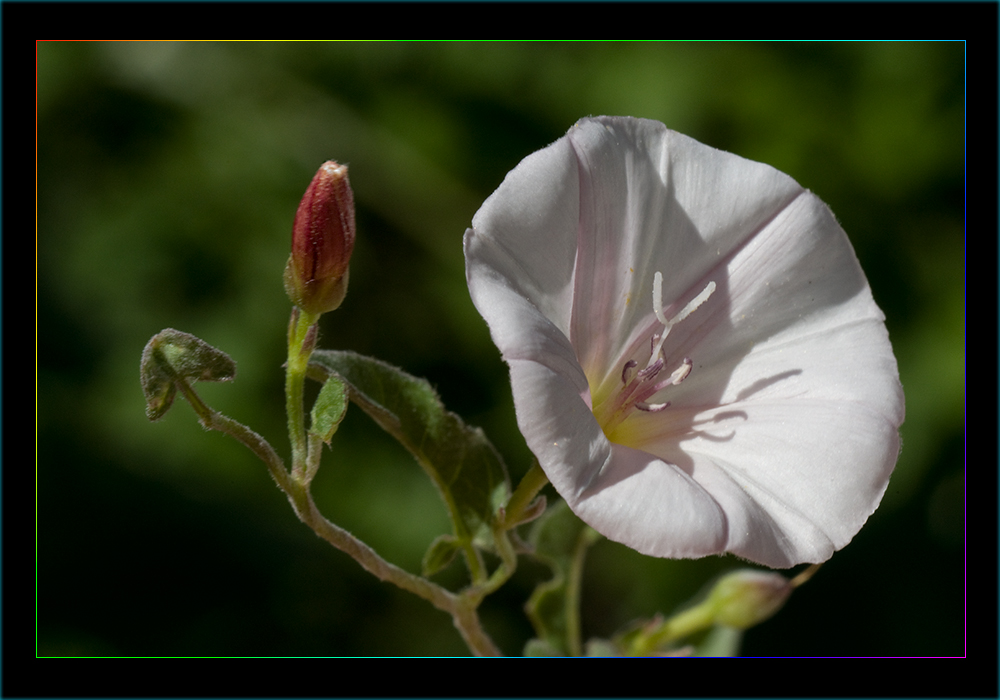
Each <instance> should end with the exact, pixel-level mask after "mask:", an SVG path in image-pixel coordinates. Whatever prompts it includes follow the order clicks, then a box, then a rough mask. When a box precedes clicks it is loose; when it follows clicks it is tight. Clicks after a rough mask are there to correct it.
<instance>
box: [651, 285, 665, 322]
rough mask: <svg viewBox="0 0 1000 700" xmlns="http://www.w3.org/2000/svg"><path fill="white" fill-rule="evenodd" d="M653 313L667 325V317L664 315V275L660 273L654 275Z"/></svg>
mask: <svg viewBox="0 0 1000 700" xmlns="http://www.w3.org/2000/svg"><path fill="white" fill-rule="evenodd" d="M653 313H654V314H656V320H657V321H659V322H660V323H662V324H663V325H664V326H665V325H667V317H666V316H664V315H663V275H662V274H660V273H659V272H657V273H656V274H655V275H653Z"/></svg>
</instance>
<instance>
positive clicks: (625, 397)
mask: <svg viewBox="0 0 1000 700" xmlns="http://www.w3.org/2000/svg"><path fill="white" fill-rule="evenodd" d="M714 291H715V282H709V283H708V285H706V286H705V288H704V289H703V290H702V291H701V293H700V294H698V296H696V297H695V298H694V299H692V300H691V301H689V302H688V303H687V305H686V306H685V307H684V308H683V309H681V310H680V311H679V312H678V313H677V314H676V315H674V317H673V318H670V319H667V317H666V314H664V313H663V275H662V274H660V273H659V272H657V273H656V275H655V276H654V277H653V312H654V313H655V314H656V320H657V321H659V322H660V323H661V324H663V330H661V331H660V332H659V333H654V334H653V336H652V337H651V338H650V341H649V344H650V353H649V360H648V361H647V362H646V366H645V367H643V368H642V369H639V370H637V369H636V367H638V366H639V363H638V362H637V361H635V360H628V361H627V362H626V363H625V364H624V365H623V366H622V372H621V387H620V388H619V389H618V391H617V392H612V393H611V395H610V396H608V397H606V398H604V399H603V400H602V401H600V403H597V404H595V405H594V416H595V417H596V418H597V422H598V423H600V424H601V428H603V430H604V434H605V435H606V436H607V437H608V439H609V440H611V441H612V442H622V441H621V440H616V439H614V437H615V436H616V429H617V428H618V427H619V426H620V425H621V424H622V422H624V421H625V419H626V418H628V417H629V416H630V415H631V414H632V413H633V412H634V411H637V410H638V411H642V412H644V413H658V412H659V411H662V410H664V409H665V408H667V407H668V406H669V405H670V402H669V401H664V402H654V401H652V399H653V398H654V397H656V395H657V394H659V393H660V392H662V391H663V390H664V389H666V388H668V387H671V386H677V385H678V384H680V383H681V382H682V381H684V379H685V378H686V377H687V376H688V375H689V374H690V373H691V367H692V366H693V363H692V362H691V358H690V357H685V358H684V360H683V361H682V362H681V363H680V365H679V366H678V367H677V368H675V369H674V370H673V371H672V372H671V373H670V374H669V375H668V376H663V370H664V368H665V362H664V357H663V341H665V340H666V339H667V335H668V334H669V333H670V329H671V328H673V327H674V326H676V325H677V324H678V323H680V322H681V321H683V320H684V319H685V318H687V317H688V316H690V315H691V314H692V313H693V312H694V311H695V309H697V308H698V307H699V306H701V305H702V304H704V303H705V302H706V301H708V298H709V297H710V296H712V293H713V292H714Z"/></svg>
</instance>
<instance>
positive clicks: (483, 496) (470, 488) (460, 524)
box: [309, 350, 510, 547]
mask: <svg viewBox="0 0 1000 700" xmlns="http://www.w3.org/2000/svg"><path fill="white" fill-rule="evenodd" d="M309 372H310V373H309V376H311V377H313V378H314V379H317V378H318V379H321V380H323V381H325V380H326V379H327V378H328V377H330V376H331V375H333V374H336V375H339V376H340V377H341V378H342V379H343V380H344V382H345V383H346V385H347V389H348V394H349V395H350V399H351V401H353V402H354V403H355V404H357V405H358V406H360V407H361V409H362V410H364V411H365V413H367V414H368V415H369V416H371V418H372V419H373V420H375V422H376V423H378V424H379V425H380V426H381V427H382V429H383V430H385V431H386V432H388V433H389V434H390V435H392V436H393V437H395V438H396V439H397V440H399V442H400V443H401V444H402V445H403V446H404V447H406V449H407V450H409V451H410V453H411V454H413V456H414V457H415V458H416V460H417V462H418V463H419V464H420V466H421V467H422V468H423V469H424V471H425V472H426V473H427V475H428V476H430V478H431V480H432V481H433V482H434V484H435V485H436V486H437V488H438V491H439V492H440V493H441V497H442V498H443V499H444V502H445V505H446V506H447V508H448V513H449V515H450V516H451V521H452V527H453V529H454V533H455V536H456V538H457V542H458V543H459V545H461V546H467V545H468V544H469V543H472V542H475V544H477V545H478V546H480V547H490V546H492V543H493V530H492V525H493V522H494V520H495V519H496V517H497V512H498V511H499V509H500V508H502V507H503V506H505V505H506V504H507V501H508V500H509V499H510V480H509V478H508V476H507V468H506V467H505V466H504V463H503V460H502V459H501V458H500V454H499V453H498V452H497V451H496V448H494V447H493V445H492V444H491V443H490V442H489V440H487V439H486V436H485V435H484V434H483V431H482V430H480V429H479V428H473V427H471V426H468V425H466V424H465V423H463V422H462V420H461V419H460V418H459V417H458V416H456V415H455V414H454V413H451V412H450V411H447V410H445V408H444V406H443V405H442V404H441V399H440V398H438V395H437V393H436V392H435V391H434V389H433V388H431V385H430V384H429V383H428V382H427V381H426V380H424V379H418V378H416V377H414V376H412V375H409V374H407V373H406V372H404V371H403V370H401V369H399V368H398V367H393V366H392V365H389V364H386V363H385V362H381V361H380V360H376V359H373V358H370V357H364V356H362V355H358V354H356V353H353V352H347V351H336V350H317V351H316V352H314V353H313V355H312V359H311V360H310V362H309Z"/></svg>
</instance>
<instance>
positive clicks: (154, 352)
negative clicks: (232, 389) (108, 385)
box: [139, 328, 236, 421]
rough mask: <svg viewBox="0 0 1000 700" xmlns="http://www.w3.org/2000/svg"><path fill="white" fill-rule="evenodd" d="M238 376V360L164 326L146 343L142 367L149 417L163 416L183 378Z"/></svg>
mask: <svg viewBox="0 0 1000 700" xmlns="http://www.w3.org/2000/svg"><path fill="white" fill-rule="evenodd" d="M235 376H236V362H234V361H233V358H231V357H230V356H229V355H227V354H226V353H224V352H222V351H221V350H219V349H218V348H214V347H212V346H211V345H209V344H208V343H206V342H205V341H204V340H202V339H201V338H198V337H196V336H193V335H191V334H190V333H184V332H183V331H178V330H174V329H173V328H165V329H163V330H162V331H160V332H159V333H157V334H156V335H154V336H153V337H152V338H150V339H149V342H148V343H146V347H145V349H144V350H143V351H142V361H141V363H140V366H139V378H140V380H141V382H142V392H143V394H144V395H145V396H146V416H147V417H148V418H149V420H152V421H155V420H159V419H160V418H162V417H163V416H164V415H165V414H166V412H167V411H168V410H170V407H171V406H172V405H173V403H174V396H175V395H176V393H177V382H178V381H181V380H184V381H186V380H191V381H204V382H228V381H230V380H232V379H233V378H234V377H235Z"/></svg>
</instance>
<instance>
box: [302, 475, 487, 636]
mask: <svg viewBox="0 0 1000 700" xmlns="http://www.w3.org/2000/svg"><path fill="white" fill-rule="evenodd" d="M289 486H290V488H289V489H288V490H287V493H288V498H289V501H291V504H292V508H293V509H294V510H295V514H296V515H297V516H298V517H299V519H300V520H301V521H302V522H303V523H305V524H306V525H308V526H309V527H310V528H312V530H313V532H315V533H316V534H317V535H319V536H320V537H322V538H323V539H324V540H326V541H327V542H329V543H330V544H332V545H333V546H334V547H336V548H337V549H339V550H340V551H342V552H344V553H346V554H348V555H350V556H351V557H352V558H353V559H354V560H355V561H356V562H358V563H359V564H361V566H362V567H364V569H365V570H366V571H368V572H369V573H371V574H372V575H374V576H376V577H377V578H379V579H381V580H382V581H388V582H390V583H393V584H395V585H396V586H398V587H400V588H402V589H403V590H405V591H410V592H411V593H415V594H416V595H418V596H420V597H421V598H424V599H425V600H427V601H429V602H430V603H431V605H433V606H434V607H436V608H438V609H439V610H443V611H444V612H446V613H448V614H449V615H451V618H452V622H453V623H454V624H455V627H456V628H457V629H458V631H459V633H460V634H461V635H462V638H463V639H464V640H465V642H466V644H468V645H469V648H470V649H471V650H472V651H473V653H475V654H476V655H477V656H500V655H501V654H500V650H499V649H497V647H496V645H495V644H494V643H493V641H492V640H491V639H490V638H489V636H488V635H487V634H486V632H485V630H483V627H482V624H481V623H480V621H479V615H478V613H477V612H476V606H477V605H478V600H476V597H474V596H473V597H470V596H467V595H461V594H460V595H456V594H454V593H452V592H451V591H448V590H447V589H445V588H442V587H441V586H439V585H437V584H436V583H434V582H432V581H428V580H427V579H425V578H422V577H420V576H416V575H414V574H411V573H409V572H408V571H405V570H403V569H401V568H399V567H398V566H396V565H395V564H390V563H389V562H387V561H386V560H385V559H383V558H382V557H380V556H379V555H378V554H377V553H376V552H375V550H374V549H372V548H371V547H369V546H368V545H367V544H365V543H364V542H362V541H361V540H359V539H358V538H356V537H355V536H354V535H352V534H351V533H349V532H347V531H346V530H344V529H342V528H340V527H337V526H336V525H334V524H333V523H331V522H330V521H329V520H327V519H326V518H325V517H323V514H322V513H320V512H319V509H318V508H317V507H316V503H315V502H314V501H313V498H312V494H310V493H309V489H308V487H306V486H304V485H302V484H299V483H291V484H289ZM480 599H481V596H480Z"/></svg>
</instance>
